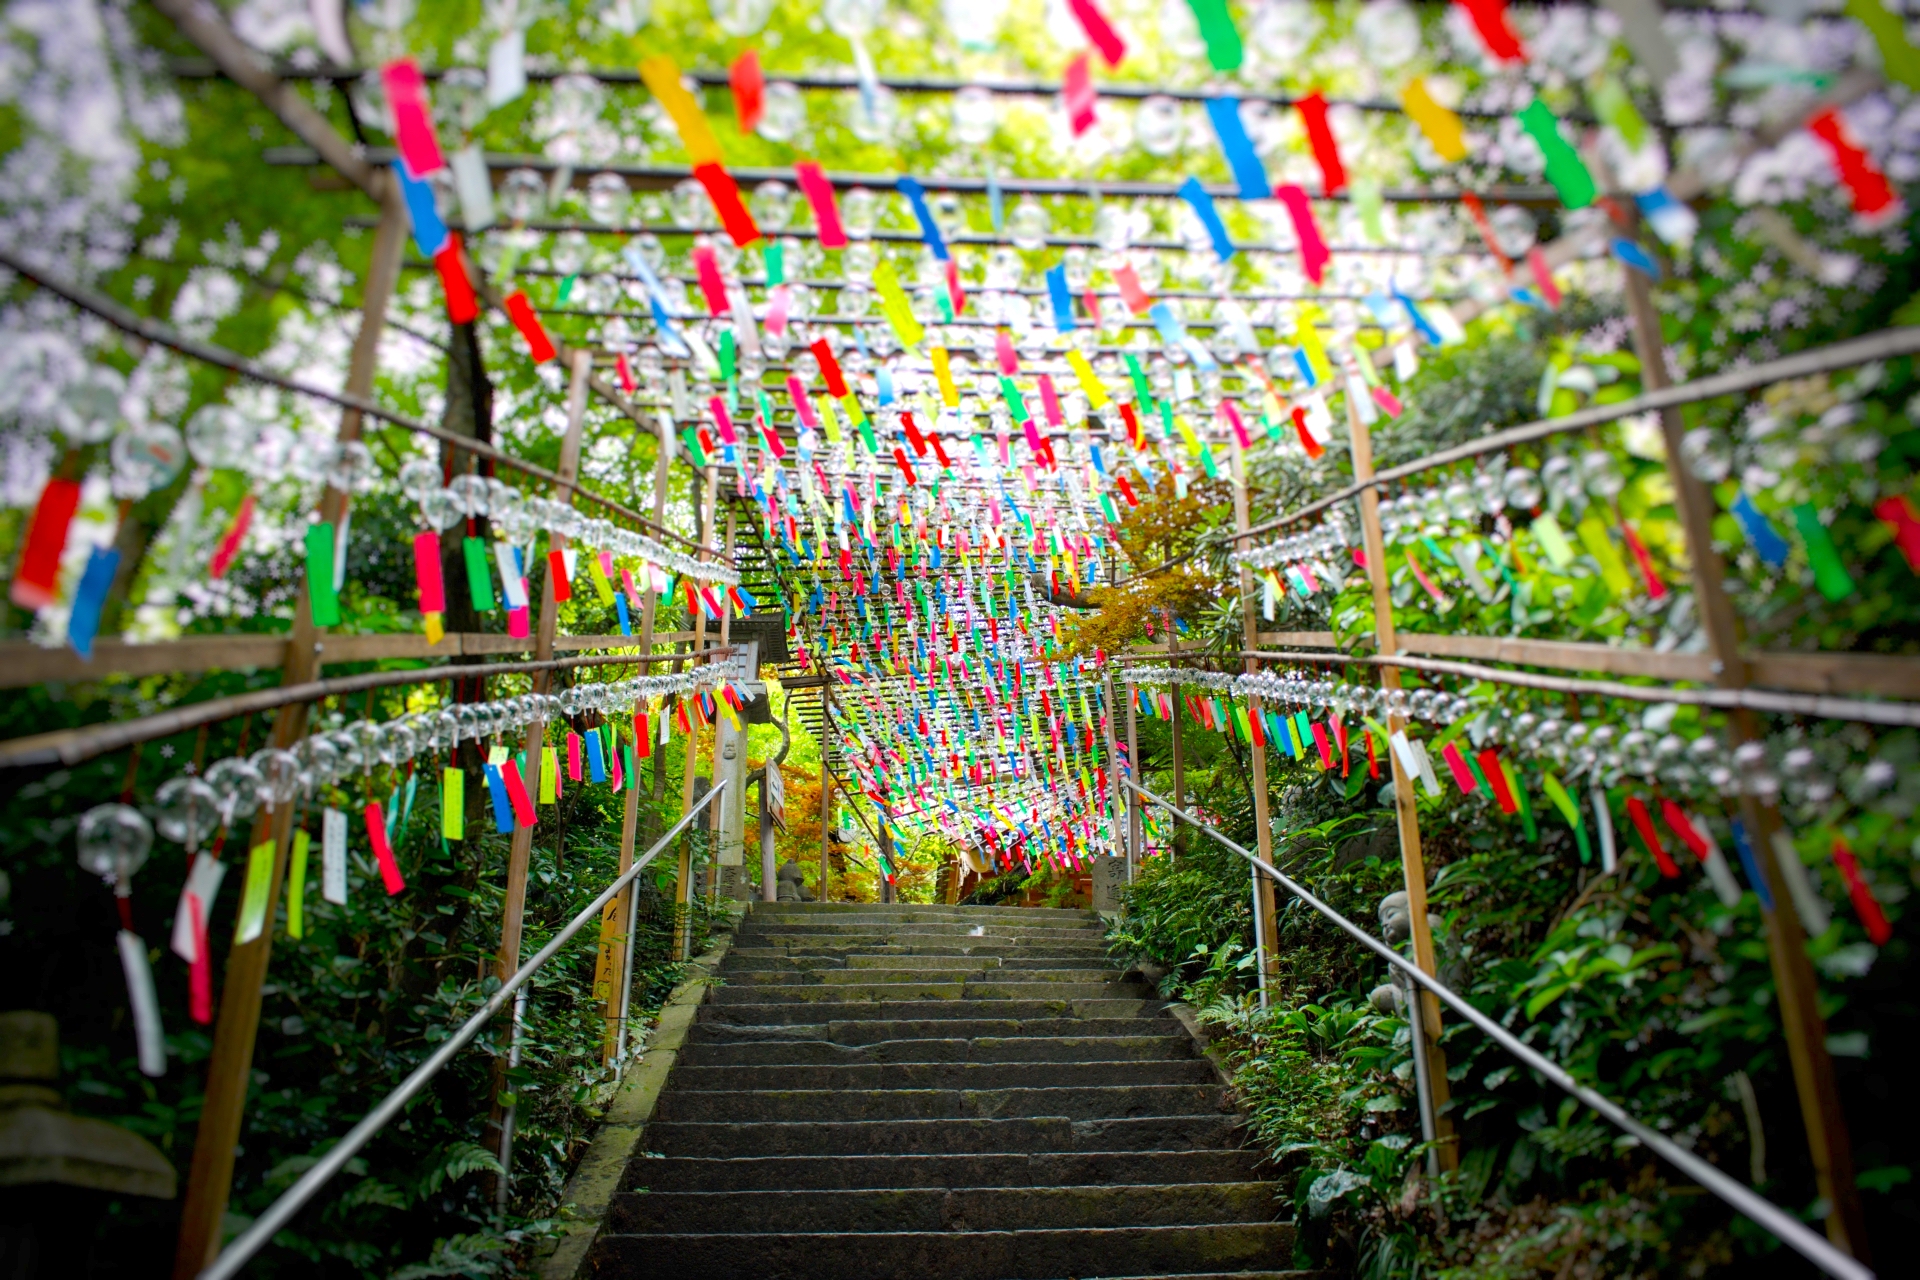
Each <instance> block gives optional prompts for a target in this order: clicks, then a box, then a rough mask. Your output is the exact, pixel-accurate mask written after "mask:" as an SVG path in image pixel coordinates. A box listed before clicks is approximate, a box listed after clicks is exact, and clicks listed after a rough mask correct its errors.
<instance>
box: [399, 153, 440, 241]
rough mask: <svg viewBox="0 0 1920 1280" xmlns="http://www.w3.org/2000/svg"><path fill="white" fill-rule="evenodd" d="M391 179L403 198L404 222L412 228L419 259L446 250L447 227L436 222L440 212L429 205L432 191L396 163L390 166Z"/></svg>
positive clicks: (432, 205) (430, 187) (431, 201)
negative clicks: (404, 200) (395, 181)
mask: <svg viewBox="0 0 1920 1280" xmlns="http://www.w3.org/2000/svg"><path fill="white" fill-rule="evenodd" d="M393 175H394V177H395V178H397V179H398V180H399V182H400V194H401V195H402V196H404V197H406V201H407V220H408V221H409V222H411V223H412V224H413V243H414V244H415V245H417V246H418V247H419V249H420V255H421V256H422V257H425V258H431V257H432V256H433V255H434V254H436V253H438V252H440V251H441V250H442V249H444V248H446V247H447V224H446V223H444V222H442V221H441V220H440V210H438V209H436V208H435V207H434V204H433V187H432V186H431V185H429V184H428V183H426V182H423V181H421V180H420V179H419V178H416V177H414V176H413V175H412V174H409V173H408V172H407V167H406V166H405V165H404V164H401V163H400V162H399V161H398V160H395V161H394V162H393Z"/></svg>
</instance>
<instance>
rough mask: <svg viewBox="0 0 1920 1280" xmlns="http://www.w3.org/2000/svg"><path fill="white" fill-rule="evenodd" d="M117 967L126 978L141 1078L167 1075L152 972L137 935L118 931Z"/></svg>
mask: <svg viewBox="0 0 1920 1280" xmlns="http://www.w3.org/2000/svg"><path fill="white" fill-rule="evenodd" d="M120 967H121V969H122V970H123V971H124V972H125V973H126V975H127V1004H128V1006H129V1007H130V1008H131V1009H132V1010H133V1043H134V1047H135V1049H136V1050H137V1052H138V1053H139V1055H140V1072H141V1074H142V1075H149V1076H163V1075H165V1074H167V1042H166V1038H165V1036H164V1035H163V1034H162V1031H161V1026H160V1000H159V998H158V997H157V996H155V995H154V991H153V968H152V966H150V965H149V964H148V963H147V944H146V942H145V941H144V940H142V938H141V937H140V935H139V934H137V933H128V932H127V931H126V930H125V929H122V930H121V931H120Z"/></svg>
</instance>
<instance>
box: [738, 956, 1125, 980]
mask: <svg viewBox="0 0 1920 1280" xmlns="http://www.w3.org/2000/svg"><path fill="white" fill-rule="evenodd" d="M726 979H727V984H728V985H729V986H735V987H804V986H868V987H871V986H881V985H889V986H891V985H898V984H902V983H905V984H916V983H928V982H937V983H940V984H941V985H943V986H949V985H957V986H967V985H971V984H974V983H980V982H985V983H993V984H998V983H1008V982H1014V983H1035V982H1074V983H1080V984H1082V985H1088V984H1091V985H1095V986H1102V985H1105V984H1106V983H1109V982H1117V981H1120V971H1119V970H1118V969H1115V968H1112V967H1110V966H1102V967H1099V968H1091V969H1089V968H1072V969H1066V968H1060V969H1034V968H1030V967H1028V966H1027V965H1025V964H1020V965H1017V966H1016V965H1007V966H1005V967H1004V968H1003V967H1001V966H1000V965H999V964H997V963H996V964H993V965H981V964H979V963H978V962H976V961H972V960H966V959H962V958H959V957H955V958H954V959H953V960H949V961H948V962H947V963H946V964H944V965H940V966H937V967H936V966H934V965H917V966H915V965H908V966H903V967H898V968H896V967H892V966H888V967H886V968H881V967H878V966H866V965H861V966H848V967H847V968H844V969H841V968H832V969H814V970H808V971H800V972H781V971H777V970H768V969H746V968H741V969H734V968H729V969H727V970H726Z"/></svg>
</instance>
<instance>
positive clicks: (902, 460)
mask: <svg viewBox="0 0 1920 1280" xmlns="http://www.w3.org/2000/svg"><path fill="white" fill-rule="evenodd" d="M893 460H894V461H895V462H897V463H899V464H900V474H901V475H903V476H905V477H906V478H907V483H908V484H910V485H911V484H918V483H919V481H918V480H916V479H915V478H914V475H913V466H912V464H911V463H909V462H908V461H907V451H906V450H905V449H902V448H899V447H898V446H896V447H895V448H894V451H893Z"/></svg>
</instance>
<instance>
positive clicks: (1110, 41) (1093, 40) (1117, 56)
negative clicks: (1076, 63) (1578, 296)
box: [1067, 0, 1127, 67]
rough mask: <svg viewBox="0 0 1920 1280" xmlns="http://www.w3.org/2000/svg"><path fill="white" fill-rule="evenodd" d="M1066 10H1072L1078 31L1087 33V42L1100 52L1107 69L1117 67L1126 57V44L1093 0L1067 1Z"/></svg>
mask: <svg viewBox="0 0 1920 1280" xmlns="http://www.w3.org/2000/svg"><path fill="white" fill-rule="evenodd" d="M1067 8H1068V9H1070V10H1072V12H1073V16H1074V18H1075V19H1076V20H1077V21H1078V22H1079V23H1080V29H1081V30H1082V31H1084V32H1086V33H1087V42H1088V43H1089V44H1091V45H1092V46H1093V47H1094V48H1096V49H1098V50H1099V51H1100V57H1101V60H1102V61H1104V62H1105V63H1106V64H1107V65H1108V66H1109V67H1117V66H1119V65H1120V60H1121V59H1122V58H1125V57H1126V56H1127V42H1126V41H1125V40H1122V39H1121V38H1120V33H1119V32H1118V31H1115V30H1114V29H1113V24H1112V23H1111V22H1108V21H1107V15H1106V14H1104V13H1101V12H1100V9H1099V6H1097V5H1095V4H1094V2H1093V0H1067Z"/></svg>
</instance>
